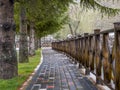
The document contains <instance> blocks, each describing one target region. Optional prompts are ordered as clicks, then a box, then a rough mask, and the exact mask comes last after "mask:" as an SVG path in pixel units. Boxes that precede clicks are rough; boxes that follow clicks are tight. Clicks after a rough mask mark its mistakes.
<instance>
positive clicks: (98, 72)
mask: <svg viewBox="0 0 120 90" xmlns="http://www.w3.org/2000/svg"><path fill="white" fill-rule="evenodd" d="M94 33H95V34H96V35H95V67H96V84H100V83H101V64H102V63H101V60H100V34H99V33H100V29H95V30H94Z"/></svg>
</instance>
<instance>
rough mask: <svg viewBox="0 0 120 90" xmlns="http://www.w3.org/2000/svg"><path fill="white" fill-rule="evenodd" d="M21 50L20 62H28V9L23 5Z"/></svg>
mask: <svg viewBox="0 0 120 90" xmlns="http://www.w3.org/2000/svg"><path fill="white" fill-rule="evenodd" d="M20 11H21V12H20V50H19V62H20V63H24V62H28V61H29V60H28V40H27V22H26V9H25V7H24V6H22V5H21V7H20Z"/></svg>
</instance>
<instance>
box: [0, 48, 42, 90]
mask: <svg viewBox="0 0 120 90" xmlns="http://www.w3.org/2000/svg"><path fill="white" fill-rule="evenodd" d="M39 62H40V49H39V50H37V51H36V55H35V56H32V57H30V58H29V63H22V64H20V63H19V64H18V76H17V77H14V78H12V79H9V80H0V90H17V89H18V88H19V87H20V86H21V85H22V84H23V83H24V82H25V81H26V79H27V78H28V77H29V75H30V74H31V73H32V72H33V71H34V69H35V68H36V66H37V65H38V64H39Z"/></svg>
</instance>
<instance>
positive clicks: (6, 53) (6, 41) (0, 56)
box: [0, 0, 18, 79]
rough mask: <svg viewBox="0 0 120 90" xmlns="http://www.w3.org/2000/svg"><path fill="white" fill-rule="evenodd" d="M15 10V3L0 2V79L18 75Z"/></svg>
mask: <svg viewBox="0 0 120 90" xmlns="http://www.w3.org/2000/svg"><path fill="white" fill-rule="evenodd" d="M13 8H14V2H13V1H10V0H0V79H10V78H13V77H15V76H17V75H18V73H17V72H18V71H17V55H16V48H15V24H14V19H13V16H14V11H13Z"/></svg>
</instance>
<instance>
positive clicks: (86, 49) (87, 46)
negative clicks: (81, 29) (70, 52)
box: [84, 33, 90, 75]
mask: <svg viewBox="0 0 120 90" xmlns="http://www.w3.org/2000/svg"><path fill="white" fill-rule="evenodd" d="M84 35H85V68H86V71H85V74H86V75H89V74H90V71H89V40H88V33H85V34H84Z"/></svg>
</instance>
